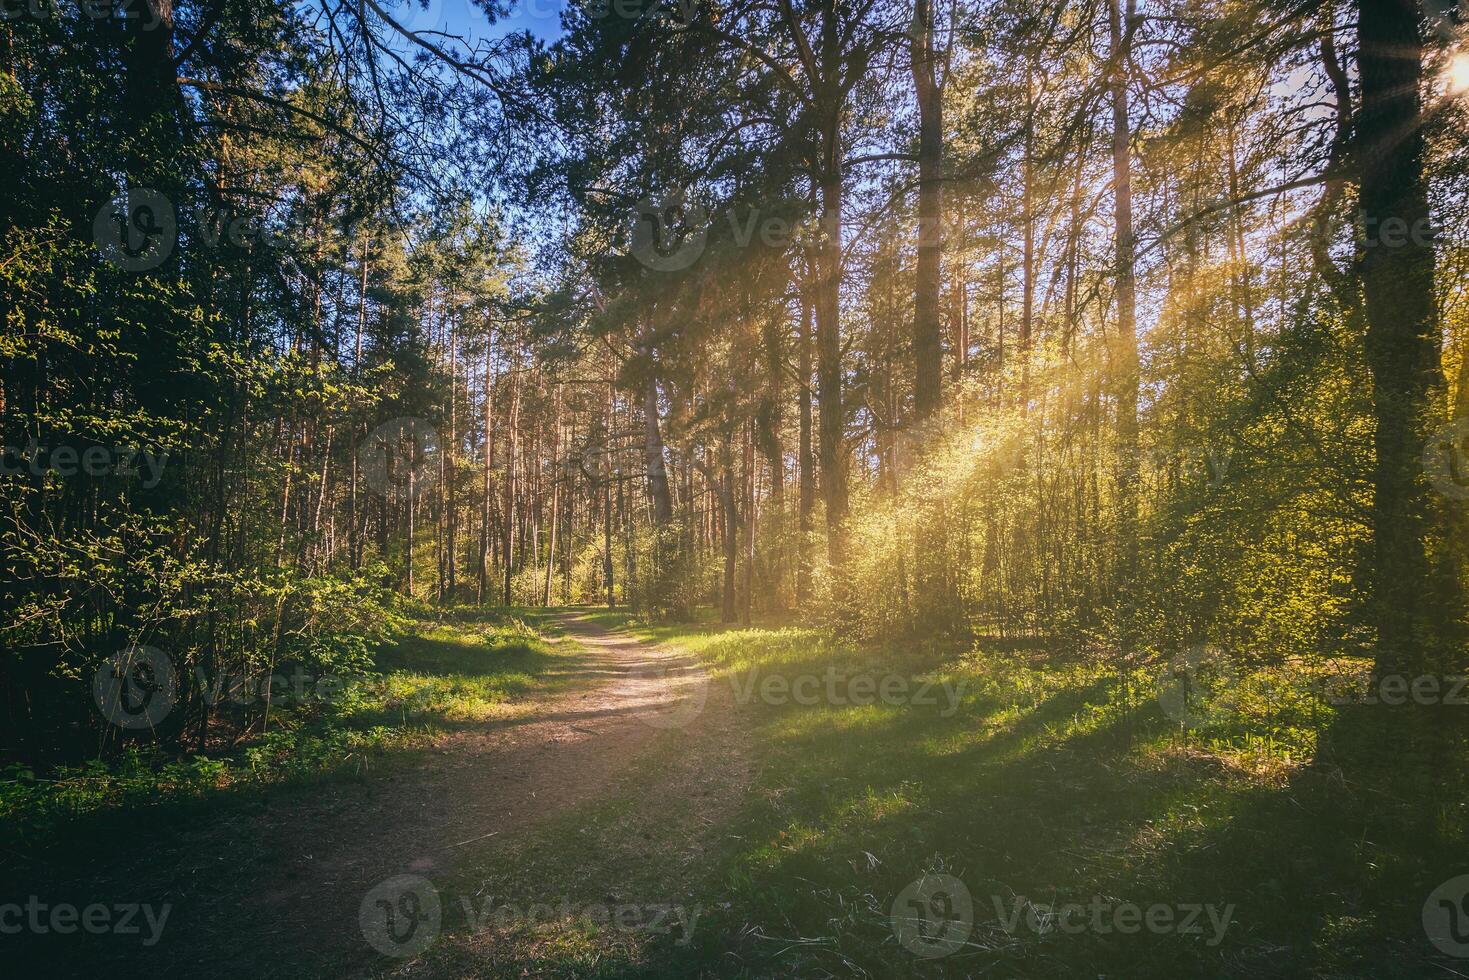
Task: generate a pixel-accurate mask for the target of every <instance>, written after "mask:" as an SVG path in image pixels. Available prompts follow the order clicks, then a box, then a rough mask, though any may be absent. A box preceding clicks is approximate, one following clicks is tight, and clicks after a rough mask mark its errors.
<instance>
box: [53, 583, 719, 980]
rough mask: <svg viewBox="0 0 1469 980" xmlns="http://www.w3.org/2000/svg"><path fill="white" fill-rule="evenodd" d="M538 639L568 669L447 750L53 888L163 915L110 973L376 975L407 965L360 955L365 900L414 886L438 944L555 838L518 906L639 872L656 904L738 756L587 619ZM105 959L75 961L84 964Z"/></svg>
mask: <svg viewBox="0 0 1469 980" xmlns="http://www.w3.org/2000/svg"><path fill="white" fill-rule="evenodd" d="M554 621H555V622H556V623H557V625H558V626H560V627H561V628H562V629H563V630H564V631H565V632H566V634H567V635H568V636H569V637H570V638H571V640H572V641H573V642H575V643H576V644H577V645H578V647H579V648H580V652H579V653H578V654H577V655H575V656H573V657H568V658H567V664H566V667H565V668H564V669H563V671H562V673H561V675H560V680H561V681H563V682H564V683H563V684H561V685H558V689H557V691H556V693H554V694H553V695H551V696H549V697H547V698H545V699H544V700H537V701H534V702H529V703H524V702H523V703H521V704H520V705H518V706H517V709H518V713H517V714H516V715H515V716H513V717H509V718H501V719H495V720H491V721H487V722H484V723H483V724H480V725H476V726H473V727H471V728H468V729H466V730H462V731H458V732H454V733H452V734H449V735H446V736H444V737H442V738H440V739H438V740H437V741H436V742H435V744H434V746H433V748H432V749H431V750H429V751H428V752H427V753H426V754H425V755H424V756H423V757H421V758H416V759H414V760H413V761H411V762H407V763H405V764H404V765H399V766H392V765H387V766H383V767H382V768H381V769H380V770H378V771H375V772H372V773H371V774H369V775H367V776H366V777H364V778H362V779H360V780H355V781H351V780H329V781H325V782H323V783H321V784H318V785H314V786H310V787H308V788H307V789H305V790H303V791H300V792H293V793H289V794H288V795H286V796H285V797H284V798H281V799H276V800H272V801H271V803H270V804H269V805H268V807H267V806H262V807H258V808H257V809H256V810H254V811H252V812H249V813H242V814H238V815H233V816H230V817H227V818H225V819H216V820H210V821H208V822H203V823H201V824H200V825H198V826H194V827H189V828H186V829H185V830H184V831H183V834H182V837H183V839H182V840H180V839H179V837H180V833H179V830H178V828H176V827H175V828H171V829H170V831H169V835H170V836H169V837H168V840H169V843H164V842H163V841H162V840H159V841H158V842H157V843H156V844H154V845H153V846H151V847H150V846H149V845H148V843H147V841H146V840H144V841H142V842H141V843H142V851H143V853H145V854H148V855H150V856H151V860H148V861H145V862H143V863H144V864H145V865H146V867H140V866H139V862H138V861H137V860H136V855H137V854H138V853H139V850H138V848H137V847H136V846H134V847H130V848H129V849H128V856H124V855H118V854H117V853H116V852H115V851H113V853H112V854H111V855H110V858H116V860H112V859H109V860H106V861H97V860H96V859H95V856H94V859H93V860H92V861H85V859H84V858H82V856H81V855H76V856H74V857H75V858H77V859H79V861H85V865H84V867H85V871H84V873H82V874H81V875H80V876H79V877H76V878H72V876H71V875H67V876H66V877H68V878H72V880H71V881H69V882H68V883H67V885H68V887H69V888H75V889H76V890H77V892H78V894H89V893H90V894H119V893H121V892H133V891H135V892H137V894H138V900H139V901H150V900H151V901H153V902H155V903H157V902H158V901H159V896H160V895H166V896H167V900H168V901H169V902H171V904H172V906H173V910H172V918H171V919H170V921H169V922H168V925H167V928H166V930H164V932H163V936H162V939H161V941H160V942H158V944H157V945H156V946H154V947H152V948H151V949H147V950H143V951H142V954H143V955H141V956H140V955H138V954H139V951H138V950H135V949H134V950H128V951H127V954H128V955H127V957H126V958H125V959H123V960H119V961H117V962H116V963H115V965H116V966H117V967H118V968H119V969H120V971H121V974H122V975H126V976H134V975H137V976H145V975H148V976H159V975H170V976H172V975H195V974H196V973H197V974H199V975H202V974H203V973H204V972H211V973H215V974H218V973H220V972H221V969H223V972H224V973H225V975H229V976H236V975H238V976H251V977H255V978H260V977H275V976H281V977H286V976H291V977H301V976H321V977H347V976H353V977H355V976H363V975H375V974H376V973H377V972H378V971H380V970H384V969H390V968H392V967H393V966H394V965H395V963H398V962H406V960H407V959H408V957H404V959H403V960H395V959H392V958H387V957H383V956H381V955H379V952H380V951H382V947H381V945H379V946H378V951H374V948H373V945H372V944H371V943H370V941H369V939H368V938H367V933H368V932H370V931H371V928H372V926H371V919H372V915H373V914H375V913H374V911H373V909H372V905H373V899H372V898H370V897H369V893H370V892H373V890H374V889H375V888H378V886H380V885H382V884H383V883H384V882H388V881H392V880H394V879H397V878H400V877H401V876H414V877H416V878H420V879H422V880H424V881H427V882H429V883H431V885H432V886H433V887H434V889H435V891H436V892H438V893H439V899H440V904H441V906H442V910H443V916H442V924H441V927H440V926H439V925H436V926H435V930H434V931H435V934H436V938H437V941H438V942H439V943H440V944H449V945H453V943H454V942H455V940H451V939H450V938H449V937H448V936H447V935H446V936H442V937H439V936H437V933H438V932H439V931H440V928H441V930H442V932H443V933H445V934H449V933H453V932H455V931H456V930H457V931H459V932H461V933H463V932H464V931H465V924H466V923H465V920H466V916H465V915H464V914H463V912H462V911H461V909H462V908H463V905H464V900H465V899H466V898H468V899H469V900H470V901H471V902H475V901H482V899H479V898H475V897H474V896H476V895H483V894H484V892H485V891H486V889H487V888H489V889H490V890H491V892H492V893H494V894H501V895H503V894H505V891H504V885H503V881H504V879H503V878H501V879H495V876H496V875H497V874H502V873H504V872H506V871H508V870H509V869H512V868H525V867H529V866H531V865H533V864H535V862H536V860H537V857H536V854H535V852H536V849H537V848H541V847H551V848H555V847H558V846H560V845H559V844H557V843H556V842H551V843H549V844H545V843H536V842H534V841H532V838H534V837H535V836H536V834H537V832H538V831H539V830H541V829H544V828H545V827H546V826H547V825H549V824H556V823H558V822H564V823H565V825H566V826H567V827H573V828H574V832H575V833H576V834H578V835H579V836H578V837H577V839H576V841H574V842H572V843H574V844H575V845H576V850H578V851H581V852H583V854H584V855H585V853H586V851H587V850H590V851H591V852H592V853H591V855H590V856H585V859H584V860H580V861H579V862H578V865H577V869H576V873H575V874H574V875H572V876H570V877H566V876H563V878H562V880H561V882H560V883H558V882H557V876H556V875H555V874H548V873H547V872H546V871H545V870H544V869H542V870H541V872H540V873H539V874H538V877H537V878H536V879H535V884H534V886H533V887H534V888H535V889H537V890H539V891H538V893H537V894H535V895H527V896H525V898H526V899H527V900H535V901H537V902H546V903H548V904H553V905H554V904H556V902H558V901H561V900H562V899H564V898H567V897H569V892H571V891H575V892H576V893H577V894H578V895H583V894H584V895H585V896H587V897H586V898H584V899H581V900H583V901H596V900H601V899H602V898H603V897H604V896H606V895H609V894H611V895H616V894H619V893H620V892H622V893H625V889H626V886H627V884H628V882H629V881H630V880H633V879H635V878H637V877H638V875H639V874H643V875H644V876H645V878H646V875H648V874H652V875H653V878H652V880H653V881H654V882H656V883H657V884H656V886H655V887H654V888H653V891H655V892H656V893H658V894H662V893H664V892H671V891H672V890H674V889H675V888H684V887H685V883H683V879H684V878H688V879H689V880H692V878H694V877H698V876H699V875H701V874H702V873H703V871H705V870H707V867H706V865H707V862H708V842H707V841H704V840H701V839H700V837H701V835H702V834H705V833H706V832H709V831H710V830H711V828H714V827H715V826H716V825H722V823H723V819H722V818H724V817H727V816H728V815H729V814H730V813H732V812H733V810H734V807H735V806H736V805H737V803H738V799H739V796H740V794H741V793H742V785H741V784H742V783H743V777H744V776H745V775H747V770H746V767H745V766H744V765H743V764H742V763H736V764H733V765H731V764H728V763H731V762H735V760H737V759H738V758H739V750H738V745H739V744H740V742H741V741H742V739H741V737H740V736H741V733H740V732H739V731H738V728H739V726H738V724H737V719H736V718H735V713H734V712H733V710H732V708H733V701H732V698H711V697H709V696H708V695H709V694H710V693H711V692H714V691H715V690H717V689H720V688H725V687H726V686H725V685H710V684H708V682H707V677H706V675H705V674H704V672H703V670H702V668H701V667H699V666H698V665H697V664H695V663H694V662H692V661H690V660H687V659H685V658H683V657H682V656H680V655H679V654H677V653H674V652H669V651H666V650H660V649H658V648H656V647H653V646H650V645H648V644H644V643H642V642H640V641H638V640H637V639H634V638H633V637H631V636H628V635H627V634H625V633H621V632H616V631H612V630H608V629H606V628H604V627H602V626H601V625H600V624H598V623H596V622H594V621H593V620H592V619H591V618H590V616H588V615H587V614H582V613H577V612H564V613H560V614H557V615H556V617H555V619H554ZM660 742H661V744H662V745H663V746H664V747H665V749H666V750H668V751H669V752H670V753H671V754H672V755H673V756H674V757H675V758H673V759H672V760H671V761H668V760H660V762H659V764H658V765H657V767H656V770H651V769H650V773H649V774H648V775H645V776H644V777H643V778H644V782H645V785H642V786H638V787H637V788H636V790H635V791H632V792H629V790H628V787H627V785H626V784H627V783H628V782H629V781H635V780H636V779H637V778H638V777H637V776H636V775H635V772H636V771H637V770H638V768H639V766H638V765H637V763H639V761H640V760H642V759H643V758H644V757H645V756H647V755H648V754H649V753H650V751H652V750H653V749H654V746H655V744H658V743H660ZM710 753H717V754H718V764H714V759H713V757H712V756H711V755H710ZM643 768H645V769H648V768H649V767H646V766H645V767H643ZM729 777H740V778H738V779H733V778H729ZM649 781H651V783H650V784H647V783H649ZM609 806H611V807H614V808H615V807H621V808H622V809H623V810H624V811H628V810H630V811H632V812H631V814H629V813H626V812H625V813H623V815H622V817H620V818H619V821H617V823H618V827H617V828H613V829H610V830H609V833H612V834H614V835H615V836H616V837H617V838H618V839H617V840H615V841H606V842H603V843H600V844H599V843H596V842H595V840H594V838H595V836H596V828H595V827H593V826H591V825H592V824H594V823H595V819H594V818H592V817H589V816H586V815H584V814H583V812H582V811H583V809H585V810H587V811H589V812H590V811H596V810H598V809H599V808H606V807H609ZM628 820H631V821H632V823H633V824H634V825H635V829H629V826H628V823H627V821H628ZM140 829H141V830H142V831H143V834H144V836H145V837H153V836H155V835H157V834H158V831H157V830H156V829H154V830H153V832H152V833H150V828H147V827H144V828H140ZM619 854H620V857H619ZM599 860H600V861H607V862H610V863H609V864H607V866H606V868H605V873H604V874H599V873H597V872H596V871H595V870H589V867H590V865H592V864H594V863H595V862H597V861H599ZM619 861H621V863H620V864H619ZM68 863H70V862H68ZM650 869H651V870H650ZM685 872H686V874H685ZM548 878H549V880H548ZM573 879H574V880H573ZM604 879H605V880H604ZM673 879H678V880H677V881H674V880H673ZM492 880H496V881H497V883H496V884H494V885H490V884H487V883H488V882H490V881H492ZM557 888H560V889H562V890H561V891H556V893H555V894H553V895H549V897H548V893H547V891H546V889H552V890H555V889H557ZM374 894H376V893H374ZM679 894H680V895H683V894H685V892H683V891H680V892H679ZM377 914H380V913H377ZM469 925H470V926H471V927H473V926H474V925H475V923H474V922H472V921H471V922H469ZM471 931H473V930H472V929H471ZM475 939H476V937H474V936H470V937H468V941H470V942H473V941H475ZM460 945H461V946H462V945H463V944H462V943H461V944H460ZM70 951H71V952H76V951H77V947H76V946H75V945H74V946H72V947H71V950H70ZM110 952H114V951H112V950H109V951H103V950H96V949H94V950H92V951H91V953H90V955H88V956H84V958H85V959H87V960H89V961H90V962H91V963H92V964H93V965H95V963H96V959H95V957H96V956H97V955H98V954H101V956H102V958H104V959H109V960H110V959H112V957H111V956H110V955H108V953H110ZM116 952H122V951H121V950H116ZM397 952H398V951H396V950H395V951H394V953H397ZM430 958H432V956H430ZM476 958H478V957H476ZM457 972H458V968H455V974H456V975H457ZM414 975H422V972H421V969H416V970H415V972H414Z"/></svg>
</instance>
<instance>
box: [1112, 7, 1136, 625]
mask: <svg viewBox="0 0 1469 980" xmlns="http://www.w3.org/2000/svg"><path fill="white" fill-rule="evenodd" d="M1121 3H1122V0H1108V3H1107V26H1108V28H1109V33H1110V35H1111V41H1112V78H1111V90H1112V192H1113V210H1114V218H1115V221H1116V239H1115V245H1116V278H1117V330H1116V333H1115V335H1114V338H1113V343H1112V363H1111V371H1112V383H1113V390H1114V392H1115V397H1116V400H1117V455H1118V462H1117V471H1118V472H1117V500H1118V508H1119V511H1120V513H1119V520H1118V533H1119V542H1118V543H1119V545H1120V548H1121V555H1120V562H1121V568H1120V569H1119V572H1120V574H1119V576H1118V579H1117V581H1118V583H1119V585H1120V586H1121V588H1123V589H1125V590H1129V591H1131V590H1132V589H1133V588H1134V587H1135V582H1134V579H1135V577H1136V574H1137V556H1138V540H1137V536H1138V522H1137V508H1138V500H1137V472H1138V459H1137V446H1138V429H1137V398H1138V381H1139V379H1138V353H1137V285H1136V280H1135V276H1136V266H1137V259H1136V240H1135V238H1134V235H1133V228H1132V126H1131V123H1130V121H1129V110H1128V93H1127V81H1128V75H1129V67H1128V66H1129V65H1130V64H1131V61H1132V52H1131V45H1132V31H1133V23H1134V17H1135V5H1136V0H1127V17H1126V21H1125V22H1124V20H1123V11H1122V9H1121V6H1120V5H1121ZM1125 605H1126V606H1127V607H1129V608H1131V607H1132V606H1133V602H1132V601H1131V600H1129V601H1127V602H1126V603H1125ZM1127 618H1128V619H1130V617H1127ZM1125 628H1126V627H1125Z"/></svg>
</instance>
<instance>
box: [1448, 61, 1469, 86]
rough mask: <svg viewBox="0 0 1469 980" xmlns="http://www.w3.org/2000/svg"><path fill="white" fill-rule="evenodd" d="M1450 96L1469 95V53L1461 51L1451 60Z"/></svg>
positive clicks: (1449, 73)
mask: <svg viewBox="0 0 1469 980" xmlns="http://www.w3.org/2000/svg"><path fill="white" fill-rule="evenodd" d="M1448 77H1449V94H1451V95H1469V51H1460V52H1459V53H1458V54H1456V55H1454V56H1453V57H1452V58H1450V59H1449V67H1448Z"/></svg>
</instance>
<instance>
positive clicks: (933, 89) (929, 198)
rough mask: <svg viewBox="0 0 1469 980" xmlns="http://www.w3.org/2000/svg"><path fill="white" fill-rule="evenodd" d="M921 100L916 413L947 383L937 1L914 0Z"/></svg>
mask: <svg viewBox="0 0 1469 980" xmlns="http://www.w3.org/2000/svg"><path fill="white" fill-rule="evenodd" d="M908 54H909V62H910V66H911V68H912V71H913V92H914V95H915V96H916V99H917V102H918V261H917V266H916V269H915V283H914V297H913V359H914V376H913V377H914V381H913V411H914V414H915V415H916V416H917V418H918V419H919V420H920V421H921V420H923V419H926V418H928V417H930V416H931V415H933V414H934V412H936V411H938V407H939V404H940V396H941V389H942V386H943V339H942V334H943V321H942V317H941V316H940V309H939V291H940V288H941V285H942V282H943V261H942V260H943V246H944V241H943V152H944V117H943V106H944V100H943V87H942V84H941V81H940V78H939V66H938V53H937V52H936V51H935V49H934V11H933V0H914V3H913V24H912V26H911V28H910V30H909V39H908Z"/></svg>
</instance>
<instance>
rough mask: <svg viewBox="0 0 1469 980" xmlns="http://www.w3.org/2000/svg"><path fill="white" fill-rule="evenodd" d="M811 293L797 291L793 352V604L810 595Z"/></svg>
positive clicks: (812, 471) (813, 499)
mask: <svg viewBox="0 0 1469 980" xmlns="http://www.w3.org/2000/svg"><path fill="white" fill-rule="evenodd" d="M811 332H812V326H811V293H810V289H809V288H804V289H803V290H802V292H801V337H800V349H799V353H798V355H797V359H796V361H797V365H798V370H799V372H800V375H801V377H800V388H799V389H798V390H797V395H796V397H797V405H798V410H799V412H800V423H799V424H800V435H799V440H800V445H799V447H798V450H797V458H796V465H797V467H798V468H799V470H800V474H799V475H800V481H801V482H800V487H799V488H798V491H797V494H798V500H797V508H798V513H797V518H796V532H797V535H796V562H797V564H796V604H797V605H798V606H799V605H803V604H804V603H805V601H806V599H807V598H808V597H809V596H810V595H811V512H812V510H813V509H814V508H815V506H816V460H815V457H814V456H813V455H812V451H811V428H812V419H811Z"/></svg>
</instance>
